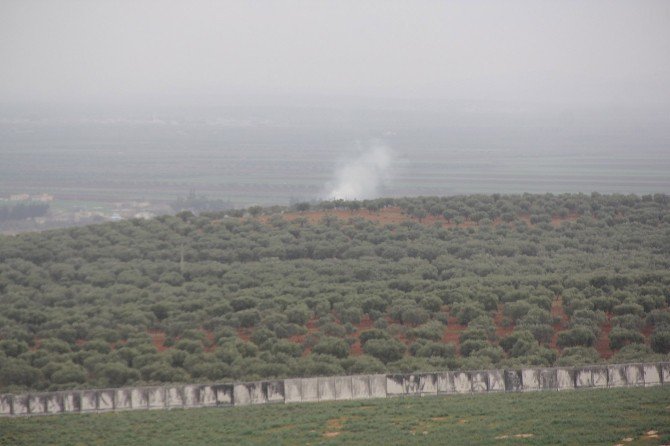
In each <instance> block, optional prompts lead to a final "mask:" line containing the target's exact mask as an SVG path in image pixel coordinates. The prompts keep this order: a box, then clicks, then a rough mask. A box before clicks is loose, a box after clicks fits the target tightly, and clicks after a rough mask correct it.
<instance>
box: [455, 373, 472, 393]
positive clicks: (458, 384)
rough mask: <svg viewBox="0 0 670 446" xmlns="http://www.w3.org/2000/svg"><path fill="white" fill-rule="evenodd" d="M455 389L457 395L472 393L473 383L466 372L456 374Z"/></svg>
mask: <svg viewBox="0 0 670 446" xmlns="http://www.w3.org/2000/svg"><path fill="white" fill-rule="evenodd" d="M453 376H454V389H455V390H456V393H470V392H472V382H471V381H470V376H469V375H468V374H467V373H466V372H454V374H453Z"/></svg>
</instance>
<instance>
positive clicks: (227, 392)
mask: <svg viewBox="0 0 670 446" xmlns="http://www.w3.org/2000/svg"><path fill="white" fill-rule="evenodd" d="M233 388H234V386H233V385H232V384H217V385H214V386H212V390H213V391H214V393H215V394H216V405H217V406H232V405H233V402H234V399H233V398H234V397H233V392H234V390H233Z"/></svg>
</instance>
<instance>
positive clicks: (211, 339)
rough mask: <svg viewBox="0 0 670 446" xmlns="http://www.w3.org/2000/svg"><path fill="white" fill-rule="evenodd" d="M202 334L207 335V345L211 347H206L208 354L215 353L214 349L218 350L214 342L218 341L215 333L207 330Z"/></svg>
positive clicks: (203, 330)
mask: <svg viewBox="0 0 670 446" xmlns="http://www.w3.org/2000/svg"><path fill="white" fill-rule="evenodd" d="M201 330H202V332H203V333H204V334H205V339H207V341H208V342H207V343H208V344H209V347H205V351H206V352H213V351H214V349H215V348H216V342H214V341H215V340H216V339H214V332H212V331H211V330H205V329H201Z"/></svg>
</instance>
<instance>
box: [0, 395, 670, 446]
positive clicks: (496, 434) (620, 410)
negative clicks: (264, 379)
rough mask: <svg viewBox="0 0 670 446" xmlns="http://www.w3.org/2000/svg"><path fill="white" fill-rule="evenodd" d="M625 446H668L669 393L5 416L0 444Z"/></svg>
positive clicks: (0, 422)
mask: <svg viewBox="0 0 670 446" xmlns="http://www.w3.org/2000/svg"><path fill="white" fill-rule="evenodd" d="M649 431H658V437H656V436H654V435H647V433H648V432H649ZM624 439H625V440H624ZM622 441H623V444H626V445H646V446H655V445H660V444H665V443H670V386H664V387H654V388H646V389H642V388H637V389H610V390H584V391H569V392H537V393H523V394H519V393H514V394H511V393H507V394H492V395H457V396H448V397H427V398H405V399H386V400H372V401H355V402H354V401H352V402H337V403H318V404H316V403H313V404H296V405H272V406H256V407H238V408H212V409H191V410H171V411H162V410H161V411H136V412H120V413H105V414H90V415H79V414H68V415H59V416H48V417H33V418H12V419H9V418H4V419H3V418H0V445H28V444H30V445H33V444H40V445H107V444H109V445H136V444H141V445H143V446H145V445H182V444H202V445H210V444H235V445H237V444H249V445H252V444H273V445H275V444H287V445H289V444H342V445H344V444H346V445H352V444H353V445H355V444H360V445H371V444H386V445H392V444H449V445H461V444H462V445H471V444H501V445H504V444H533V445H540V444H546V445H557V444H580V445H583V444H598V445H601V444H602V445H608V444H609V445H614V444H617V443H622Z"/></svg>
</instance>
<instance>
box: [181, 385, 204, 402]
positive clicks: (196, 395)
mask: <svg viewBox="0 0 670 446" xmlns="http://www.w3.org/2000/svg"><path fill="white" fill-rule="evenodd" d="M183 389H184V407H196V406H199V405H200V386H198V385H187V386H184V387H183Z"/></svg>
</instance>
